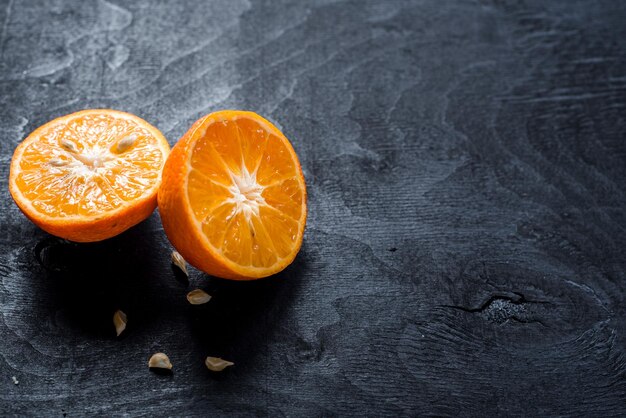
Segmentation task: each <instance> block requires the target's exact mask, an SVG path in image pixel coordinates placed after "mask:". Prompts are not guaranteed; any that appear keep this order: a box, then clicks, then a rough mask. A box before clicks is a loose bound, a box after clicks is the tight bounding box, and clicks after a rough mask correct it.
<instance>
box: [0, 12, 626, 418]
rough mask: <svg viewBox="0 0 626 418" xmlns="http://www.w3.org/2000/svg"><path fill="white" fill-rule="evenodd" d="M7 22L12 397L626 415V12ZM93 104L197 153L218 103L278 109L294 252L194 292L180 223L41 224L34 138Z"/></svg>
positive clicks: (160, 405) (283, 409) (84, 410)
mask: <svg viewBox="0 0 626 418" xmlns="http://www.w3.org/2000/svg"><path fill="white" fill-rule="evenodd" d="M0 25H1V26H0V28H1V31H0V54H1V55H0V57H1V59H0V115H1V116H0V135H1V137H0V158H1V165H0V172H1V177H2V187H0V210H1V211H2V217H1V219H0V340H1V342H0V415H39V416H70V417H71V416H76V417H82V416H88V415H101V416H111V415H129V416H135V415H146V416H148V415H150V416H160V415H169V416H203V415H210V416H222V415H223V416H255V415H257V416H271V417H276V416H294V417H299V416H335V415H337V416H348V415H357V416H394V417H395V416H425V415H436V416H494V415H501V416H602V417H605V416H626V274H625V268H626V256H625V254H624V252H625V249H626V238H625V237H626V211H625V204H626V187H625V184H626V145H625V141H626V52H625V51H626V3H625V2H622V1H609V0H604V1H578V0H567V1H565V0H564V1H543V0H541V1H539V0H537V1H531V0H516V1H513V0H511V1H506V0H491V1H490V0H475V1H471V0H458V1H440V0H421V1H361V0H358V1H357V0H355V1H317V2H304V1H303V2H299V1H287V0H280V1H275V0H271V1H270V0H266V1H246V0H220V1H210V2H204V1H195V2H194V1H185V2H182V1H181V2H177V1H169V2H161V1H145V0H141V1H133V2H122V1H119V0H115V1H105V0H100V1H84V2H83V1H61V0H40V1H17V0H16V1H6V0H3V1H1V2H0ZM94 107H111V108H115V109H120V110H125V111H129V112H133V113H136V114H137V115H139V116H141V117H143V118H145V119H146V120H148V121H149V122H151V123H153V124H154V125H155V126H157V127H158V128H159V129H161V130H162V131H163V133H164V134H165V135H166V137H167V138H168V140H169V141H170V143H171V144H174V143H175V142H176V140H177V139H178V138H179V137H180V136H181V135H182V134H183V132H185V130H186V129H187V128H188V127H189V126H190V125H191V123H192V122H193V121H194V120H196V119H197V118H198V117H200V116H202V115H204V114H206V113H208V112H210V111H213V110H217V109H224V108H238V109H250V110H255V111H257V112H259V113H261V114H263V115H265V116H267V117H269V118H270V119H272V120H274V121H276V122H277V124H278V125H279V126H280V127H282V129H283V131H284V132H285V134H286V135H287V137H289V138H290V139H291V140H292V142H293V144H294V146H295V148H296V150H297V152H298V153H299V155H300V158H301V161H302V164H303V167H304V172H305V176H306V179H307V183H308V190H309V202H310V205H309V222H308V227H307V231H306V234H305V242H304V246H303V248H302V251H301V253H300V255H299V256H298V258H297V259H296V261H295V263H294V264H293V265H292V266H291V267H289V268H288V269H287V270H286V271H284V272H283V273H281V274H279V275H278V276H277V277H274V278H270V279H267V280H262V281H258V282H255V283H232V282H227V281H222V280H218V279H213V278H209V277H207V276H205V275H203V274H201V273H200V272H198V271H196V270H193V271H192V273H191V278H190V283H189V284H186V283H184V282H182V281H180V280H178V279H177V277H176V276H175V274H174V272H173V270H172V268H171V266H170V263H169V254H170V251H171V247H170V245H169V243H168V241H167V239H166V237H165V235H164V233H163V230H162V228H161V226H160V222H159V218H158V215H157V214H154V215H153V216H152V217H151V218H150V219H149V220H147V221H146V222H144V223H143V224H140V225H139V226H137V227H135V228H133V229H132V230H130V231H128V232H127V233H124V234H123V235H121V236H119V237H116V238H114V239H111V240H109V241H106V242H102V243H98V244H92V245H78V244H73V243H68V242H63V241H61V240H58V239H56V238H54V237H50V236H48V235H47V234H45V233H44V232H42V231H40V230H38V229H37V228H36V227H34V226H33V225H32V224H31V223H30V222H28V221H27V220H26V218H25V217H24V216H23V215H22V214H21V213H20V212H19V211H18V209H17V207H16V206H15V205H14V204H13V202H12V201H11V199H10V196H9V193H8V190H7V177H8V166H9V161H10V158H11V155H12V153H13V149H14V148H15V146H16V145H17V144H18V143H19V142H20V141H21V140H22V139H23V138H24V137H25V136H26V135H27V134H28V133H29V132H30V131H32V130H33V129H34V128H35V127H37V126H38V125H40V124H42V123H44V122H46V121H48V120H50V119H52V118H53V117H56V116H59V115H63V114H67V113H70V112H73V111H76V110H79V109H84V108H94ZM194 287H201V288H203V289H206V290H207V291H208V292H209V293H211V294H212V295H213V300H212V301H211V302H210V303H209V304H207V305H205V306H190V305H189V304H188V303H187V302H186V300H185V294H186V292H187V291H188V290H190V289H192V288H194ZM118 308H121V309H122V310H124V311H126V312H127V314H128V318H129V323H128V329H127V331H126V332H125V334H124V335H123V337H121V338H116V337H115V334H114V329H113V326H112V323H111V317H112V314H113V312H114V311H115V310H116V309H118ZM155 351H164V352H166V353H167V354H169V356H170V358H171V360H172V362H173V364H174V373H173V374H172V375H171V376H161V375H155V374H154V373H151V372H150V371H149V370H148V368H147V366H146V363H147V360H148V358H149V357H150V355H151V354H152V353H153V352H155ZM207 355H213V356H222V357H224V358H226V359H229V360H232V361H234V362H235V363H236V365H235V366H234V367H232V368H231V369H230V370H227V371H225V372H224V373H223V374H220V375H215V374H211V373H210V372H209V371H208V370H206V369H205V367H204V365H203V360H204V358H205V356H207ZM13 376H15V378H16V379H17V380H18V381H19V384H18V385H16V384H14V382H13V380H12V377H13Z"/></svg>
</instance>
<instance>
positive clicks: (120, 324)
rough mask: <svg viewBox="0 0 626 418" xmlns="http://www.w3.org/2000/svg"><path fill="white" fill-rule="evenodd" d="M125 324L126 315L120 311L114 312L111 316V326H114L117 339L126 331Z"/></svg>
mask: <svg viewBox="0 0 626 418" xmlns="http://www.w3.org/2000/svg"><path fill="white" fill-rule="evenodd" d="M127 323H128V318H127V317H126V314H125V313H124V312H122V311H120V310H117V311H115V313H114V314H113V325H115V332H116V333H117V336H118V337H119V336H120V334H121V333H122V332H124V330H125V329H126V324H127Z"/></svg>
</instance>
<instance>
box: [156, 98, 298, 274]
mask: <svg viewBox="0 0 626 418" xmlns="http://www.w3.org/2000/svg"><path fill="white" fill-rule="evenodd" d="M158 199H159V212H160V214H161V221H162V222H163V227H164V229H165V233H166V234H167V236H168V238H169V239H170V241H171V242H172V244H173V245H174V247H175V248H176V249H177V250H178V252H180V254H181V255H182V256H183V257H184V258H185V259H186V260H187V261H188V262H189V263H191V264H192V265H193V266H195V267H197V268H199V269H200V270H203V271H204V272H206V273H208V274H211V275H214V276H218V277H222V278H228V279H239V280H247V279H256V278H260V277H266V276H269V275H272V274H274V273H277V272H279V271H281V270H283V269H284V268H285V267H287V266H288V265H289V264H290V263H291V262H292V261H293V260H294V258H295V256H296V254H297V253H298V251H299V249H300V246H301V244H302V236H303V233H304V226H305V223H306V186H305V183H304V176H303V175H302V169H301V167H300V163H299V161H298V157H297V155H296V153H295V151H294V150H293V148H292V146H291V144H290V143H289V141H288V140H287V138H285V136H284V135H283V134H282V133H281V132H280V131H279V130H278V129H277V128H276V127H275V126H274V125H272V124H271V123H270V122H268V121H267V120H265V119H263V118H262V117H261V116H259V115H257V114H256V113H252V112H244V111H235V110H225V111H220V112H215V113H211V114H210V115H208V116H205V117H203V118H201V119H200V120H198V121H197V122H196V123H195V124H194V125H193V126H192V127H191V128H190V129H189V131H187V133H186V134H185V135H184V136H183V137H182V138H181V139H180V140H179V141H178V143H177V144H176V146H174V148H172V153H171V154H170V156H169V158H168V160H167V162H166V163H165V167H164V169H163V182H162V183H161V187H160V189H159V197H158Z"/></svg>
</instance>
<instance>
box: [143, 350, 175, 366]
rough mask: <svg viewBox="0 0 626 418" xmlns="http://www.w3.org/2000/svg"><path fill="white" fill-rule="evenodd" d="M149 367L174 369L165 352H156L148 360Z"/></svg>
mask: <svg viewBox="0 0 626 418" xmlns="http://www.w3.org/2000/svg"><path fill="white" fill-rule="evenodd" d="M148 367H150V368H151V369H167V370H172V363H171V362H170V359H169V357H167V356H166V355H165V353H155V354H153V355H152V357H150V360H148Z"/></svg>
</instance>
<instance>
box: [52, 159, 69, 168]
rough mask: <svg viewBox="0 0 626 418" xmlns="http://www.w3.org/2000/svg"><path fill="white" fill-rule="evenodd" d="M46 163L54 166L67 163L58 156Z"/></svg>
mask: <svg viewBox="0 0 626 418" xmlns="http://www.w3.org/2000/svg"><path fill="white" fill-rule="evenodd" d="M48 164H50V165H51V166H54V167H61V166H64V165H66V164H67V161H63V160H62V159H60V158H53V159H51V160H50V161H48Z"/></svg>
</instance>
